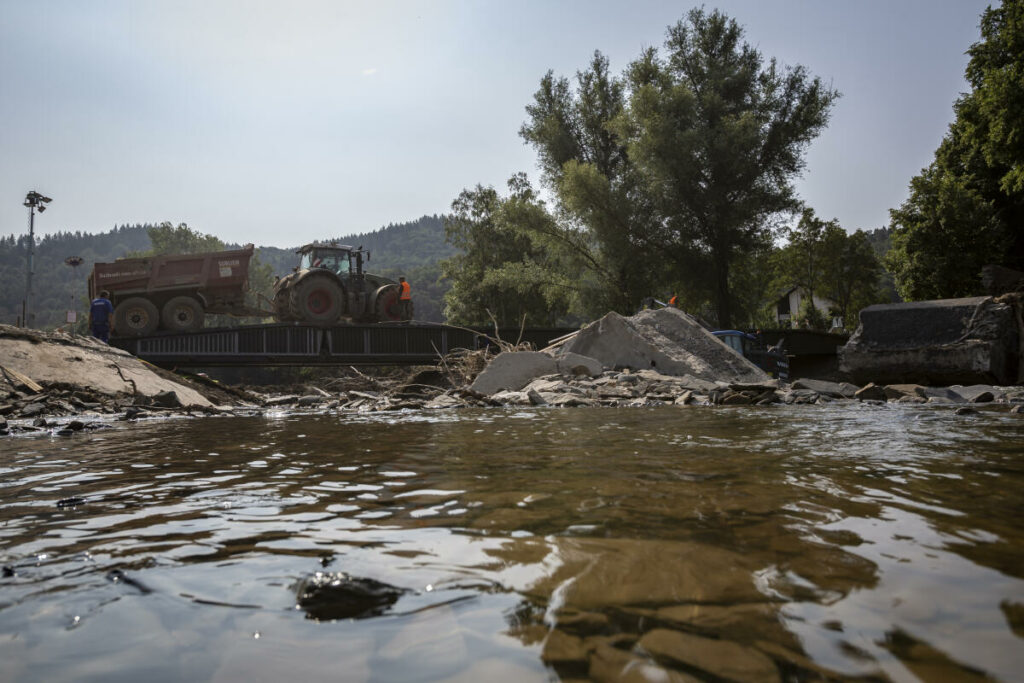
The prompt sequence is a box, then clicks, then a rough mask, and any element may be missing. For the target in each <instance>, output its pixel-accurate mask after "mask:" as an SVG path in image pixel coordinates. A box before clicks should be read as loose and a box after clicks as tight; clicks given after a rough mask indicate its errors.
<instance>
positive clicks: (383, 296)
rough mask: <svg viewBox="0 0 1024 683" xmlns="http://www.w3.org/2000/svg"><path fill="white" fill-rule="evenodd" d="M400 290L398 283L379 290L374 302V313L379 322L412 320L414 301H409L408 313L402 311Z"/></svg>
mask: <svg viewBox="0 0 1024 683" xmlns="http://www.w3.org/2000/svg"><path fill="white" fill-rule="evenodd" d="M399 296H400V290H399V288H398V285H386V286H384V287H381V288H380V289H379V290H377V301H376V303H375V304H374V314H375V316H376V320H377V322H405V321H408V320H412V302H411V301H409V302H407V303H408V306H409V310H408V314H407V315H403V313H402V302H401V301H399V298H398V297H399Z"/></svg>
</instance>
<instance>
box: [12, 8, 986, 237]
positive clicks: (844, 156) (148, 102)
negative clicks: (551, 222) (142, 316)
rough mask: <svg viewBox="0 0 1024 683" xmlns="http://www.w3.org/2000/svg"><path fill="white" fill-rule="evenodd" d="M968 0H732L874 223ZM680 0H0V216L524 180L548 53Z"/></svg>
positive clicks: (630, 42) (834, 174)
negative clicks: (836, 95)
mask: <svg viewBox="0 0 1024 683" xmlns="http://www.w3.org/2000/svg"><path fill="white" fill-rule="evenodd" d="M986 4H987V3H985V2H979V1H975V0H915V1H901V0H888V1H882V0H878V1H874V0H858V1H857V2H848V1H842V2H841V1H839V0H835V1H829V0H814V1H812V0H785V1H783V0H776V1H770V0H722V1H720V2H708V3H706V7H707V8H708V9H712V8H715V7H717V8H719V9H722V10H723V11H725V12H726V13H727V14H728V15H729V16H731V17H733V18H735V19H736V20H737V21H739V23H740V24H742V25H743V26H744V27H745V29H746V36H747V40H748V41H749V42H751V43H752V44H754V45H755V46H757V47H758V48H759V49H760V50H761V52H762V53H763V54H764V55H765V56H766V57H772V56H774V57H777V58H778V59H779V60H780V61H782V62H783V63H786V64H803V65H804V66H806V67H807V68H808V69H809V70H810V71H811V73H812V74H814V75H817V76H820V77H822V78H823V79H824V80H825V81H826V82H830V83H831V84H832V85H833V87H835V88H837V89H838V90H839V91H841V92H842V94H843V96H842V98H841V99H840V100H839V101H838V103H837V105H836V107H835V109H834V112H833V116H832V120H831V123H830V125H829V127H828V129H827V130H826V131H825V133H824V134H823V135H822V136H821V137H820V138H818V139H817V140H816V141H815V142H814V143H813V145H812V147H811V148H810V151H809V154H808V156H807V160H808V168H807V171H806V172H805V174H804V177H803V178H802V179H801V180H800V181H799V183H798V189H799V192H800V194H801V196H802V197H803V198H804V200H805V201H806V202H807V203H808V204H810V205H811V206H812V207H813V208H814V209H815V210H816V211H817V212H818V214H819V215H820V216H822V217H824V218H833V217H834V218H838V219H839V220H840V222H841V223H842V224H843V226H844V227H845V228H847V229H848V230H855V229H857V228H877V227H881V226H882V225H885V224H886V223H887V221H888V210H889V209H890V208H893V207H895V206H897V205H898V204H899V203H900V202H901V201H903V199H905V197H906V196H907V183H908V181H909V180H910V178H911V177H912V176H913V175H915V174H916V173H917V172H918V171H919V170H920V169H921V168H922V167H923V166H925V165H927V164H928V163H929V162H930V161H931V158H932V153H933V152H934V150H935V148H936V146H937V145H938V143H939V141H940V139H941V138H942V136H943V134H944V133H945V131H946V126H947V125H948V124H949V122H950V121H951V120H952V109H951V107H952V104H953V102H954V100H955V99H956V97H957V95H958V94H959V93H960V92H963V91H965V90H966V89H967V84H966V82H965V81H964V78H963V71H964V67H965V66H966V63H967V58H966V56H965V55H964V52H965V50H966V49H967V48H968V47H969V46H970V44H971V43H973V42H975V41H976V40H977V39H978V28H977V26H978V19H979V16H980V14H981V12H982V10H983V9H984V8H985V5H986ZM691 6H693V5H691V4H690V3H678V2H653V1H641V0H630V1H628V2H627V1H619V2H592V1H584V0H571V1H570V0H566V1H557V0H546V1H544V0H541V1H534V0H505V1H503V2H499V1H498V0H473V1H470V0H463V1H455V0H452V1H441V0H430V1H423V2H411V1H409V2H386V1H381V0H376V1H373V2H369V1H367V2H349V1H343V0H323V1H317V0H289V1H287V2H285V1H283V0H281V1H276V2H275V1H263V0H234V1H231V0H200V1H191V0H168V1H161V0H138V1H129V0H125V1H98V0H97V1H90V0H68V1H58V0H0V234H4V235H8V234H12V233H24V232H26V231H27V229H28V228H27V209H25V208H24V207H23V206H22V205H21V203H22V201H23V200H24V197H25V194H26V192H28V191H29V190H32V189H35V190H38V191H39V192H42V193H43V194H46V195H49V196H51V197H53V203H52V204H51V205H50V210H49V211H47V212H46V213H45V214H44V215H43V216H40V217H39V218H38V220H37V221H36V227H37V232H38V233H46V232H55V231H57V230H83V231H86V232H102V231H105V230H108V229H110V228H111V227H113V226H114V225H117V224H122V223H142V222H161V221H165V220H166V221H171V222H173V223H175V224H177V223H180V222H186V223H188V224H189V225H190V226H191V227H193V228H195V229H197V230H199V231H201V232H205V233H210V234H214V235H217V236H218V237H220V238H222V239H224V240H226V241H233V242H255V243H256V244H257V245H261V244H263V245H274V246H282V247H284V246H295V245H298V244H301V243H303V242H306V241H310V240H313V239H317V238H323V237H328V236H337V235H348V234H353V233H357V232H365V231H368V230H375V229H377V228H379V227H381V226H383V225H386V224H388V223H392V222H403V221H408V220H413V219H415V218H418V217H419V216H421V215H423V214H433V213H443V212H445V211H447V210H448V209H449V207H450V205H451V202H452V200H453V199H454V198H455V197H456V196H457V195H458V193H459V192H460V191H461V190H462V189H463V188H466V187H472V186H474V185H476V184H477V183H481V184H484V185H495V186H497V187H499V188H502V189H504V184H505V181H506V180H507V179H508V177H509V176H510V175H511V174H512V173H515V172H517V171H527V172H528V173H529V175H530V177H531V178H533V179H535V180H536V178H537V171H536V159H535V155H534V153H533V151H532V150H531V149H530V148H528V147H526V146H525V145H524V144H523V142H522V140H521V139H520V138H519V136H518V129H519V126H520V125H521V124H522V122H523V120H524V118H525V112H524V107H525V106H526V105H527V104H528V103H529V102H530V100H531V97H532V95H533V93H534V92H535V91H536V89H537V85H538V82H539V80H540V78H541V77H542V76H543V75H544V73H545V72H546V71H547V70H548V69H553V70H554V71H555V73H556V74H559V75H567V76H572V75H573V74H574V73H575V72H576V71H577V70H578V69H581V68H583V67H585V66H586V64H587V62H588V60H589V59H590V56H591V54H592V53H593V51H594V50H595V49H600V50H601V51H602V52H604V53H605V54H607V55H608V56H609V58H610V60H611V65H612V69H613V70H614V71H615V72H619V71H621V70H622V69H623V68H625V66H626V65H627V64H628V62H629V61H631V60H632V59H634V58H636V57H637V56H638V55H639V53H640V51H641V49H643V48H644V47H648V46H661V45H662V42H663V39H664V36H665V29H666V27H667V26H668V25H669V24H674V23H675V22H676V21H678V20H679V19H680V18H682V17H683V16H684V14H685V13H686V11H687V10H688V9H689V8H690V7H691Z"/></svg>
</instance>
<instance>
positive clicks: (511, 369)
mask: <svg viewBox="0 0 1024 683" xmlns="http://www.w3.org/2000/svg"><path fill="white" fill-rule="evenodd" d="M555 372H558V364H557V363H555V359H554V358H552V357H551V356H549V355H547V354H546V353H541V352H540V351H517V352H514V353H499V354H498V355H497V356H495V357H494V360H492V361H491V362H490V363H488V365H487V367H486V368H484V370H483V372H481V373H480V374H479V375H477V376H476V379H475V380H473V384H472V385H470V387H469V388H470V391H473V392H475V393H478V394H493V393H496V392H499V391H518V390H519V389H522V388H523V387H525V386H526V385H527V384H529V383H530V380H532V379H533V378H534V377H540V376H541V375H550V374H552V373H555Z"/></svg>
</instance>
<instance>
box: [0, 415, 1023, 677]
mask: <svg viewBox="0 0 1024 683" xmlns="http://www.w3.org/2000/svg"><path fill="white" fill-rule="evenodd" d="M1022 418H1024V416H1021V415H1012V414H1009V413H1007V412H1005V411H1002V412H999V411H994V410H993V411H983V412H981V413H980V414H979V415H973V416H957V415H954V414H953V412H952V411H951V410H949V409H941V410H940V409H928V408H923V407H918V406H896V405H885V406H880V405H860V404H842V405H840V404H833V405H828V406H790V407H782V406H773V407H768V408H765V409H749V408H694V407H686V408H682V407H663V408H643V409H570V410H544V409H536V410H500V409H493V410H479V411H459V412H440V413H423V412H410V413H404V414H400V415H375V416H362V417H361V416H335V415H332V416H323V415H319V416H318V415H287V414H278V415H266V416H260V417H234V418H203V419H194V420H188V419H175V420H166V421H155V422H149V423H145V422H144V423H139V424H135V425H131V426H127V425H124V424H123V423H122V424H119V425H118V426H116V427H115V428H114V429H110V430H104V431H99V432H93V433H90V434H80V435H76V436H74V437H70V438H56V437H55V438H50V437H43V438H38V437H37V438H5V439H4V440H3V441H2V442H0V564H2V565H3V566H4V574H3V577H2V578H0V680H4V681H21V680H25V681H36V680H38V681H140V680H144V681H162V680H188V681H194V680H212V681H235V680H275V681H282V680H294V681H317V680H345V681H349V680H351V681H437V680H460V681H481V680H486V681H528V680H558V679H563V680H584V679H588V678H590V679H595V680H615V679H617V678H620V677H622V678H624V679H627V680H692V679H691V678H688V677H693V678H697V679H709V680H728V679H731V680H773V679H781V680H821V679H822V677H825V678H835V679H858V678H863V679H867V680H879V679H882V680H885V679H889V680H897V681H903V680H943V681H945V680H985V679H986V678H989V679H991V678H995V679H1001V680H1007V681H1009V680H1014V679H1016V680H1020V678H1021V676H1022V675H1024V527H1022V524H1021V519H1022V517H1024V419H1022ZM318 572H319V573H318ZM332 585H333V586H334V589H338V587H339V586H340V587H342V588H344V587H346V586H347V587H349V588H352V589H353V590H356V591H359V590H363V589H366V590H368V591H369V593H368V594H367V595H357V596H356V598H358V599H357V600H356V603H357V604H355V605H354V606H353V605H352V604H350V603H351V601H350V600H349V598H350V597H351V596H349V595H347V594H339V593H337V592H335V593H331V592H329V591H330V590H333V589H331V588H330V587H331V586H332ZM323 586H327V587H328V592H317V591H320V589H321V588H322V587H323ZM364 598H365V600H366V601H368V602H366V603H365V604H364V603H361V602H359V600H362V599H364Z"/></svg>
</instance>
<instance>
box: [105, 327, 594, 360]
mask: <svg viewBox="0 0 1024 683" xmlns="http://www.w3.org/2000/svg"><path fill="white" fill-rule="evenodd" d="M573 331H574V330H572V329H565V328H526V329H523V330H519V329H499V330H498V332H497V335H495V333H494V330H493V329H492V330H490V331H487V330H482V329H468V328H462V327H452V326H449V325H431V324H373V325H335V326H330V327H323V326H316V325H306V324H299V323H294V324H293V323H271V324H267V325H246V326H243V327H223V328H218V329H209V330H199V331H196V332H188V333H160V334H154V335H151V336H148V337H118V338H114V339H111V340H110V343H111V345H113V346H117V347H119V348H122V349H124V350H125V351H128V352H129V353H132V354H133V355H135V356H138V357H139V358H141V359H143V360H145V361H148V362H150V363H152V364H154V365H158V366H161V367H203V366H206V367H213V366H260V365H263V366H277V365H422V364H431V363H435V362H437V361H438V360H439V359H440V357H441V356H443V355H445V354H447V353H450V352H452V351H454V350H456V349H470V350H473V349H480V348H484V347H485V346H487V345H488V344H489V343H492V341H491V340H493V339H494V338H495V336H497V338H500V339H502V340H504V341H507V342H513V343H514V342H517V341H523V342H531V343H532V344H534V345H535V346H536V347H537V348H543V347H545V346H547V345H548V343H549V342H550V341H551V340H553V339H556V338H558V337H561V336H563V335H565V334H568V333H570V332H573Z"/></svg>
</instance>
